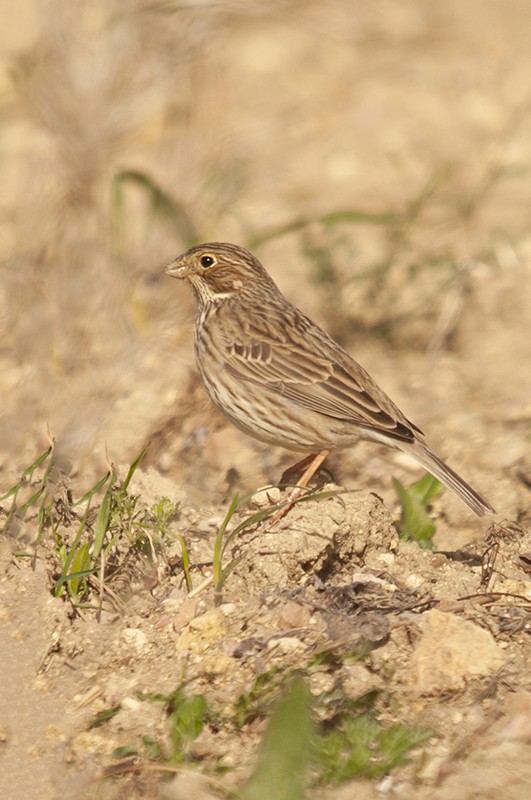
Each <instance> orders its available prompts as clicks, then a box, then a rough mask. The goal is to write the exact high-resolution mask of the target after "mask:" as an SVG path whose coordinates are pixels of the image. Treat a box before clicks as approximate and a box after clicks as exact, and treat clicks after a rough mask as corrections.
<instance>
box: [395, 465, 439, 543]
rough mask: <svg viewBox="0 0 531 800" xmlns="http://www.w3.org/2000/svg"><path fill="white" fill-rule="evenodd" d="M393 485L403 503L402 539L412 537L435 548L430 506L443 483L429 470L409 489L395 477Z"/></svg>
mask: <svg viewBox="0 0 531 800" xmlns="http://www.w3.org/2000/svg"><path fill="white" fill-rule="evenodd" d="M393 487H394V489H395V491H396V493H397V495H398V498H399V500H400V505H401V514H400V522H399V530H400V536H401V538H402V539H412V540H413V541H415V542H417V543H418V544H419V545H420V546H421V547H424V548H426V549H428V550H431V549H432V548H433V543H432V539H433V534H434V533H435V523H434V522H433V520H432V519H431V518H430V516H429V514H428V506H429V504H430V503H431V501H432V500H433V499H434V498H435V497H437V495H438V494H439V492H440V491H441V483H440V481H438V480H437V478H434V477H433V475H430V474H429V472H427V473H426V474H425V475H424V476H423V477H422V478H421V479H420V480H418V481H416V482H415V483H413V484H411V486H409V487H408V488H407V489H406V488H405V486H403V485H402V484H401V483H400V481H399V480H397V479H396V478H393Z"/></svg>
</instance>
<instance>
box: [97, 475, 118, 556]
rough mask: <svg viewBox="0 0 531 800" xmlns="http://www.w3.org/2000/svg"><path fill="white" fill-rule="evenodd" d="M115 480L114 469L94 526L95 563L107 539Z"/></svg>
mask: <svg viewBox="0 0 531 800" xmlns="http://www.w3.org/2000/svg"><path fill="white" fill-rule="evenodd" d="M115 480H116V472H115V470H114V469H113V470H112V474H111V480H110V483H109V486H108V487H107V491H106V492H105V494H104V495H103V500H102V501H101V506H100V510H99V511H98V516H97V518H96V525H95V527H94V547H93V549H92V563H93V564H94V563H95V562H96V560H97V559H98V556H99V554H100V553H101V549H102V547H103V541H104V539H105V534H106V533H107V531H108V530H109V520H110V518H111V503H112V499H113V492H114V481H115Z"/></svg>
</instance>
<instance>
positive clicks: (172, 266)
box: [163, 256, 190, 278]
mask: <svg viewBox="0 0 531 800" xmlns="http://www.w3.org/2000/svg"><path fill="white" fill-rule="evenodd" d="M163 272H165V273H166V275H171V277H172V278H186V277H187V276H188V275H189V274H190V267H189V266H188V264H186V263H183V261H182V259H181V257H180V256H177V258H174V259H173V261H170V263H169V264H166V266H165V267H164V269H163Z"/></svg>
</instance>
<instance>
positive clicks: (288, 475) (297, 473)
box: [279, 453, 319, 486]
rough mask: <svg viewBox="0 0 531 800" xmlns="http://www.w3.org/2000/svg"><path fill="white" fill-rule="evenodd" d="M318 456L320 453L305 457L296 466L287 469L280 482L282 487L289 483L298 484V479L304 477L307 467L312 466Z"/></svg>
mask: <svg viewBox="0 0 531 800" xmlns="http://www.w3.org/2000/svg"><path fill="white" fill-rule="evenodd" d="M318 455H319V453H310V455H309V456H305V457H304V458H302V459H301V460H300V461H297V463H296V464H292V465H291V467H288V468H287V469H285V470H284V472H283V473H282V475H281V478H280V481H279V483H280V485H281V486H282V485H286V484H288V483H296V482H297V478H299V477H302V475H303V473H304V471H305V469H306V467H307V466H308V465H309V464H311V463H312V461H313V460H314V459H315V458H316V456H318ZM310 477H311V476H310ZM308 480H309V479H308Z"/></svg>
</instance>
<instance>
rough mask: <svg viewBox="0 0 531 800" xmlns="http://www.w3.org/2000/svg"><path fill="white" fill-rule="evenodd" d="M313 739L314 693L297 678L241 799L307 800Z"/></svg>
mask: <svg viewBox="0 0 531 800" xmlns="http://www.w3.org/2000/svg"><path fill="white" fill-rule="evenodd" d="M312 736H313V723H312V719H311V714H310V693H309V691H308V688H307V686H306V683H305V682H304V681H303V680H302V678H295V679H294V680H293V681H292V682H291V685H290V686H289V688H288V691H287V693H286V694H285V695H284V696H283V697H281V698H280V699H278V700H277V702H276V704H275V708H274V710H273V713H272V715H271V719H270V720H269V723H268V726H267V728H266V730H265V732H264V735H263V737H262V741H261V743H260V749H259V752H258V758H257V764H256V767H255V769H254V772H253V774H252V776H251V778H250V779H249V781H248V782H247V783H246V784H245V786H244V787H243V789H242V790H241V791H240V792H239V793H238V797H239V798H241V800H271V798H275V800H303V798H304V795H305V786H306V783H307V781H308V767H309V763H310V755H311V744H312Z"/></svg>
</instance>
